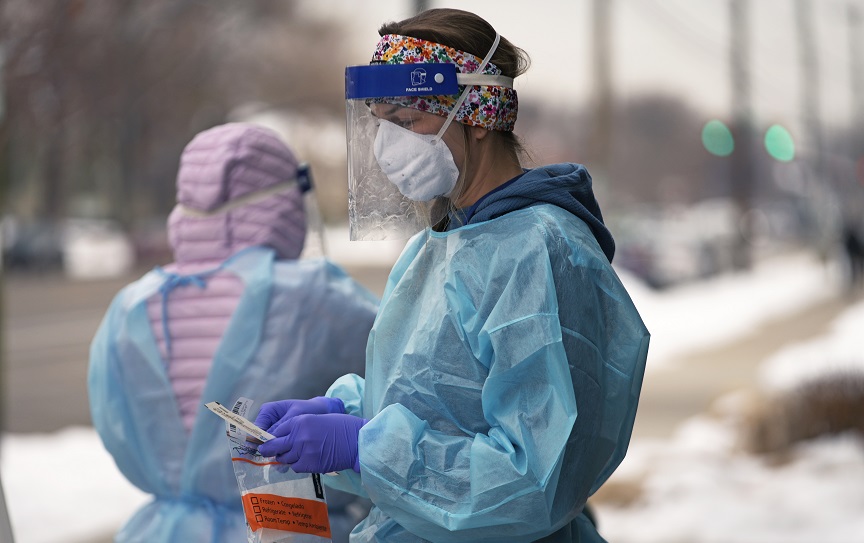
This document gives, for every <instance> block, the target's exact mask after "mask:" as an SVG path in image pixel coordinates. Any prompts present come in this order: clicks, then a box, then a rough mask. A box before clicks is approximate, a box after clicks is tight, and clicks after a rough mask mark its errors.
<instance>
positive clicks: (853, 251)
mask: <svg viewBox="0 0 864 543" xmlns="http://www.w3.org/2000/svg"><path fill="white" fill-rule="evenodd" d="M842 235H843V251H844V254H845V257H846V264H847V267H848V269H849V277H848V280H849V287H850V288H851V289H857V288H860V287H861V286H862V285H864V238H862V234H861V229H860V226H859V224H858V223H856V222H855V221H852V220H847V221H846V222H844V223H843V234H842Z"/></svg>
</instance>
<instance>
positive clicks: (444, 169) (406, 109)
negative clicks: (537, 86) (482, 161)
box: [345, 35, 515, 240]
mask: <svg viewBox="0 0 864 543" xmlns="http://www.w3.org/2000/svg"><path fill="white" fill-rule="evenodd" d="M400 40H402V41H406V40H408V41H410V44H408V45H399V47H402V49H404V50H408V49H412V50H416V47H421V48H422V47H426V48H427V49H429V50H430V51H432V50H435V51H438V53H437V54H429V55H424V56H422V57H410V58H409V57H406V58H396V57H392V56H391V57H386V58H385V56H382V55H379V52H380V50H381V48H382V44H384V46H385V47H390V48H391V50H393V49H395V45H396V44H398V43H401V42H400ZM498 41H499V38H498V36H496V38H495V42H494V44H493V46H492V48H491V49H490V51H489V53H488V54H487V56H486V58H484V59H483V60H482V61H481V60H480V59H477V58H476V57H474V56H473V55H470V54H468V53H462V52H459V51H456V50H453V49H449V48H445V47H444V46H441V45H440V44H434V43H432V42H424V41H423V40H418V39H415V38H409V37H404V36H397V35H389V36H384V37H383V38H382V41H381V42H380V43H379V51H376V58H375V60H373V63H372V64H370V65H368V66H349V67H348V68H347V69H346V71H345V99H346V110H347V115H348V118H347V122H348V129H347V135H348V218H349V226H350V234H351V239H352V240H384V239H405V238H407V237H409V236H411V235H413V234H415V233H416V232H418V231H420V230H422V229H423V228H426V227H429V226H433V225H435V224H437V223H438V222H439V221H440V220H442V219H443V218H444V217H445V216H446V214H447V212H448V211H450V209H452V204H451V203H450V201H451V198H455V196H456V195H455V194H454V191H456V190H458V188H457V186H458V185H459V180H460V167H461V166H462V165H461V164H458V165H457V163H456V161H455V160H454V157H453V151H452V150H451V148H450V147H449V146H448V145H447V143H446V142H445V132H447V129H448V128H449V127H450V125H451V124H452V122H453V121H454V120H456V121H457V122H460V123H463V124H467V125H479V126H484V127H487V128H493V129H498V127H497V126H487V125H486V124H485V123H486V122H488V119H489V118H490V117H493V116H494V113H497V112H498V109H497V108H495V107H493V108H491V109H490V111H492V114H489V113H487V111H484V110H482V109H480V108H478V106H479V105H480V104H481V102H482V100H483V99H482V98H481V94H482V91H480V90H479V89H481V88H482V87H484V86H490V87H491V86H494V87H495V88H498V89H500V88H506V89H507V90H509V91H511V92H512V87H513V79H512V78H509V77H505V76H502V75H500V70H498V69H497V68H495V67H494V66H493V65H491V64H488V61H489V58H491V56H492V54H493V53H494V51H495V49H496V48H497V46H498ZM436 58H442V59H444V60H449V62H431V61H430V59H436ZM487 67H488V68H489V69H491V70H492V71H493V73H483V72H484V70H485V69H487ZM465 71H470V73H464V72H465ZM487 94H488V93H487ZM498 94H499V95H500V94H501V93H500V91H499V92H498ZM509 96H510V95H507V97H509ZM469 97H470V98H472V100H469V101H468V103H466V98H469ZM512 97H513V98H512V100H513V102H512V103H513V108H515V93H513V94H512ZM496 100H497V101H495V102H494V103H496V104H498V103H500V102H501V100H498V99H497V98H496ZM487 102H488V100H487ZM463 105H464V106H463ZM512 116H513V117H514V119H512V120H509V117H508V118H507V120H509V122H510V129H512V121H513V120H515V109H513V115H512ZM449 141H450V142H451V144H453V142H454V138H453V137H451V138H450V140H449ZM463 141H464V140H463ZM455 145H458V146H459V147H460V148H461V152H462V154H463V155H464V145H462V144H461V143H460V142H456V143H455ZM454 149H455V147H454Z"/></svg>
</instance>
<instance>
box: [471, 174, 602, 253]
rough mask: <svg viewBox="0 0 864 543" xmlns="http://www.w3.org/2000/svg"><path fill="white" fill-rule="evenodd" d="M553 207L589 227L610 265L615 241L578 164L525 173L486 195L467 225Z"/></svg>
mask: <svg viewBox="0 0 864 543" xmlns="http://www.w3.org/2000/svg"><path fill="white" fill-rule="evenodd" d="M541 204H552V205H556V206H558V207H561V208H563V209H566V210H567V211H569V212H570V213H572V214H573V215H576V216H577V217H579V218H580V219H582V220H583V221H585V223H586V224H587V225H588V226H589V228H591V232H592V233H593V234H594V237H595V238H596V239H597V243H599V244H600V248H601V249H602V250H603V253H604V254H605V255H606V258H608V259H609V262H610V263H611V262H612V257H613V256H614V254H615V241H614V240H613V239H612V234H611V233H610V232H609V229H608V228H606V225H605V224H604V223H603V216H602V214H601V213H600V206H599V205H598V204H597V199H596V198H595V197H594V190H593V188H592V184H591V175H590V174H589V173H588V170H587V169H585V166H582V165H581V164H570V163H564V164H552V165H549V166H543V167H541V168H535V169H532V170H526V172H525V173H524V174H523V175H522V176H521V177H519V178H517V179H516V180H515V181H513V182H511V183H509V184H506V185H504V186H503V187H501V188H500V189H499V190H495V191H493V192H490V193H489V194H487V195H486V196H485V197H484V198H483V199H481V200H480V201H478V202H477V203H476V204H474V206H475V207H474V209H473V214H469V215H470V216H469V220H468V224H473V223H478V222H483V221H488V220H491V219H495V218H497V217H500V216H502V215H506V214H507V213H510V212H511V211H517V210H519V209H524V208H526V207H533V206H536V205H541Z"/></svg>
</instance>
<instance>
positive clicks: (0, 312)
mask: <svg viewBox="0 0 864 543" xmlns="http://www.w3.org/2000/svg"><path fill="white" fill-rule="evenodd" d="M5 65H6V54H5V51H4V49H3V45H2V44H0V217H2V216H3V214H4V213H5V212H6V206H7V205H8V202H7V198H8V196H7V193H8V179H9V176H8V175H7V173H8V172H9V171H10V170H11V168H10V167H9V160H10V159H11V158H12V157H11V153H9V152H8V149H9V145H10V143H9V142H10V140H11V135H10V134H9V126H8V125H7V124H5V123H6V71H5ZM2 228H3V224H2V223H0V432H2V431H3V430H5V429H6V394H5V391H6V342H5V341H4V340H5V336H6V328H5V326H4V324H3V323H4V322H5V313H6V310H5V307H6V306H5V304H4V302H3V291H4V290H5V277H4V271H3V266H4V263H3V248H4V244H5V242H4V240H3V231H2ZM3 505H4V511H0V515H2V514H3V513H4V512H5V503H4V504H3ZM6 522H8V518H7V520H6ZM3 530H4V527H3V520H2V518H0V535H3ZM10 541H11V540H10Z"/></svg>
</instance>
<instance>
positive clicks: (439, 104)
mask: <svg viewBox="0 0 864 543" xmlns="http://www.w3.org/2000/svg"><path fill="white" fill-rule="evenodd" d="M371 63H372V64H424V63H448V64H455V65H456V70H457V72H461V73H463V74H473V73H475V72H476V71H477V69H478V68H479V67H480V65H481V63H482V59H480V58H477V57H475V56H474V55H472V54H471V53H466V52H464V51H459V50H458V49H454V48H452V47H448V46H446V45H442V44H440V43H435V42H431V41H426V40H421V39H418V38H412V37H410V36H400V35H398V34H387V35H386V36H383V37H382V38H381V40H380V41H379V42H378V45H377V47H376V48H375V53H374V54H373V55H372V62H371ZM482 73H483V74H488V75H494V76H500V75H501V70H500V69H499V68H498V67H497V66H495V65H494V64H492V63H487V64H486V66H485V67H484V68H483V72H482ZM464 88H465V87H463V86H460V88H459V90H460V92H462V91H463V90H464ZM458 98H459V96H458V95H443V96H402V97H398V98H395V99H390V98H387V99H376V100H375V101H381V102H385V101H386V102H387V103H390V104H395V105H398V106H402V107H410V108H412V109H417V110H419V111H424V112H426V113H434V114H435V115H440V116H442V117H447V116H448V115H449V114H450V112H451V110H452V109H453V106H454V105H456V102H457V100H458ZM518 108H519V101H518V99H517V97H516V90H515V89H513V88H510V87H505V86H500V85H494V84H482V85H473V86H472V88H471V90H470V91H469V92H468V94H467V97H466V98H465V100H464V102H462V104H461V106H460V107H459V110H458V111H457V112H456V115H455V117H454V120H456V121H458V122H460V123H462V124H467V125H468V126H482V127H483V128H486V129H487V130H500V131H503V132H512V131H513V127H514V125H515V124H516V112H517V110H518Z"/></svg>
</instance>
